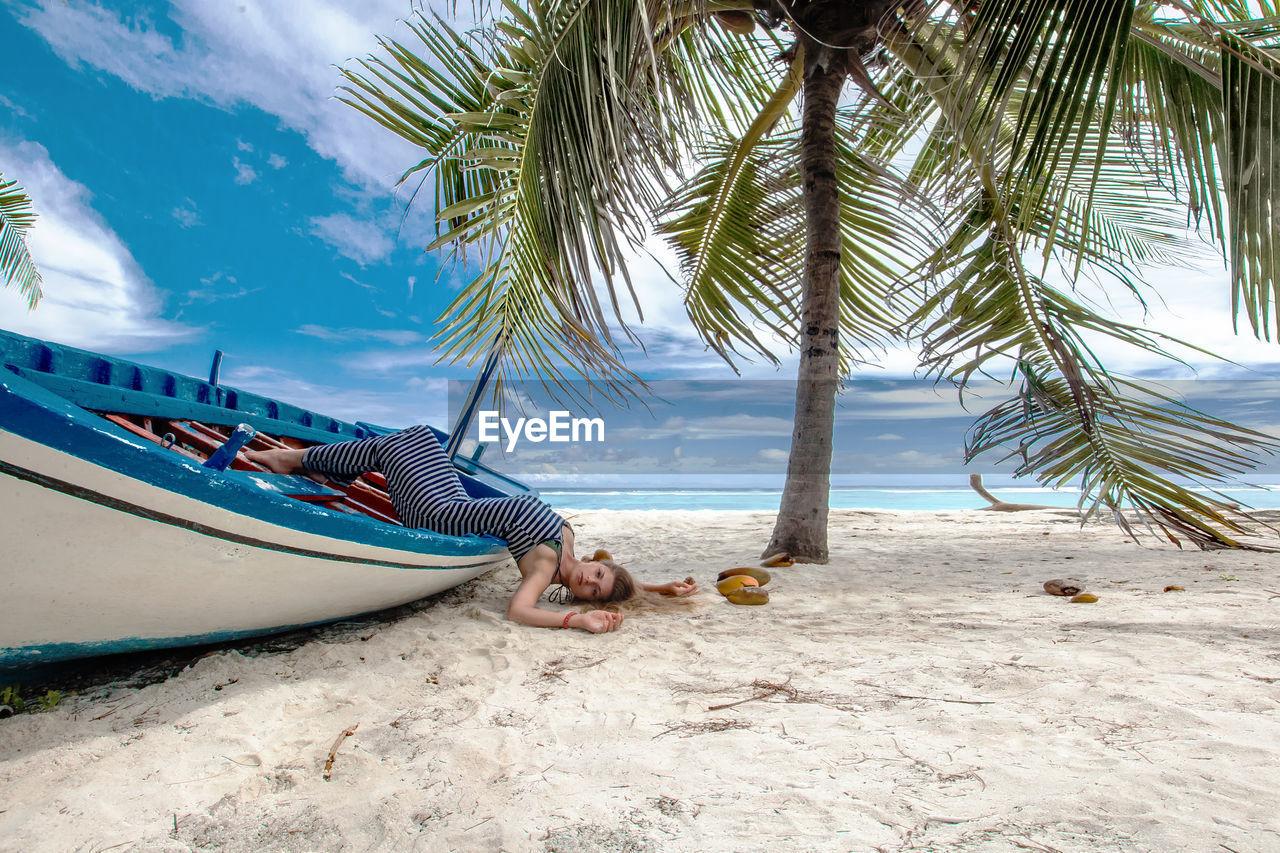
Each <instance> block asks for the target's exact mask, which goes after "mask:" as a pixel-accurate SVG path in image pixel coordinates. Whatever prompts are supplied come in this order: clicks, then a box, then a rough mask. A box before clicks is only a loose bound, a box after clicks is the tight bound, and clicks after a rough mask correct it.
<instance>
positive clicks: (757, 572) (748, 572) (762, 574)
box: [716, 566, 773, 586]
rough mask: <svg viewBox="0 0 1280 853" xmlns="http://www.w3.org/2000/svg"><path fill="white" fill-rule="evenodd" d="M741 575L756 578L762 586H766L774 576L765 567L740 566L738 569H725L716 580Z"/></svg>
mask: <svg viewBox="0 0 1280 853" xmlns="http://www.w3.org/2000/svg"><path fill="white" fill-rule="evenodd" d="M740 575H745V576H747V577H750V578H755V579H756V583H758V584H760V586H764V585H765V584H767V583H768V582H769V581H771V580H773V576H772V575H770V574H769V573H768V572H766V571H765V570H764V569H757V568H755V567H754V566H739V567H738V568H736V569H725V570H724V571H723V572H721V573H720V576H719V577H717V578H716V580H717V581H722V580H725V579H727V578H731V577H736V576H740Z"/></svg>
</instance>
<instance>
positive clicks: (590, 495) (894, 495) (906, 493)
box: [541, 485, 1280, 511]
mask: <svg viewBox="0 0 1280 853" xmlns="http://www.w3.org/2000/svg"><path fill="white" fill-rule="evenodd" d="M990 491H991V492H992V493H993V494H994V495H996V497H998V498H1000V499H1001V500H1005V501H1009V502H1010V503H1028V504H1046V505H1049V506H1061V507H1074V506H1075V505H1076V502H1077V501H1078V500H1079V499H1080V495H1079V493H1078V492H1076V491H1068V490H1054V489H1040V488H991V489H990ZM541 493H542V497H543V499H544V500H546V501H547V502H548V503H550V504H551V505H552V506H554V507H557V508H561V507H563V508H568V509H658V510H686V509H713V510H758V511H777V509H778V503H779V501H780V499H781V495H782V492H781V491H780V490H777V489H745V488H744V489H732V488H727V489H674V488H665V489H639V488H637V489H555V488H549V487H544V488H542V489H541ZM1225 494H1226V495H1227V496H1228V497H1230V498H1231V499H1232V500H1234V501H1236V502H1237V503H1239V504H1241V505H1244V506H1249V507H1252V508H1254V509H1280V485H1277V486H1271V487H1270V488H1269V489H1264V488H1251V489H1231V490H1227V491H1226V492H1225ZM986 505H987V503H986V501H984V500H983V499H982V498H980V497H979V496H978V495H977V493H976V492H974V491H973V490H972V489H970V488H968V487H967V486H965V487H963V488H961V487H938V488H873V487H865V488H864V487H860V488H833V489H832V490H831V507H832V508H834V509H892V510H925V511H936V510H956V509H981V508H982V507H984V506H986Z"/></svg>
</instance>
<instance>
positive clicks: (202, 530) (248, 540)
mask: <svg viewBox="0 0 1280 853" xmlns="http://www.w3.org/2000/svg"><path fill="white" fill-rule="evenodd" d="M0 473H3V474H8V475H9V476H11V477H15V478H17V479H19V480H26V481H27V482H29V483H35V484H36V485H37V486H43V487H44V488H46V489H52V490H53V491H57V492H62V493H63V494H66V495H70V496H72V497H74V498H79V499H80V500H84V501H88V502H90V503H95V504H99V505H101V506H104V507H107V508H108V509H113V510H116V511H118V512H123V513H127V514H129V515H135V516H138V517H139V518H145V519H147V520H148V521H155V522H158V523H160V524H168V525H171V526H173V527H180V528H182V529H184V530H190V531H191V532H193V533H199V534H201V535H204V536H210V537H213V538H215V539H222V540H225V541H227V542H234V543H236V544H237V545H249V546H250V547H253V548H261V549H263V550H267V551H279V552H281V553H285V554H293V555H296V556H300V557H315V558H317V559H321V560H331V561H334V562H339V563H359V564H361V565H366V566H383V567H386V568H391V569H415V570H426V571H435V570H447V569H471V568H476V567H478V566H484V565H488V564H490V563H497V562H499V561H498V560H496V559H492V558H491V559H487V560H481V561H478V562H474V563H464V564H460V565H456V566H421V565H415V564H413V563H397V562H393V561H390V560H373V559H367V558H364V557H352V556H348V555H345V554H334V553H331V552H327V551H315V550H312V549H309V548H297V547H294V546H292V545H283V544H281V543H279V542H268V541H266V540H264V539H255V538H253V537H250V536H242V535H240V534H239V533H232V532H231V531H229V530H220V529H218V528H216V527H210V526H209V525H207V524H202V523H200V522H198V521H192V520H190V519H187V518H180V517H178V516H176V515H169V514H168V513H165V512H160V511H159V510H155V509H150V508H148V507H144V506H139V505H138V504H135V503H130V502H128V501H123V500H120V499H119V498H113V497H111V496H110V495H104V494H102V493H101V492H98V491H94V490H93V489H89V488H86V487H84V486H77V485H76V484H74V483H68V482H66V481H65V480H59V479H57V478H55V477H49V476H47V475H44V474H40V473H37V472H35V471H31V470H28V469H26V468H22V467H19V466H17V465H12V464H10V463H8V462H5V461H4V460H0Z"/></svg>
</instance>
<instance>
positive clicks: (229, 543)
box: [0, 432, 509, 668]
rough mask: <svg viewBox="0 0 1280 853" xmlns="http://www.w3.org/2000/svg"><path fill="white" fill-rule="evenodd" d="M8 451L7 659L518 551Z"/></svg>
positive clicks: (411, 577)
mask: <svg viewBox="0 0 1280 853" xmlns="http://www.w3.org/2000/svg"><path fill="white" fill-rule="evenodd" d="M15 459H20V460H22V463H23V464H21V465H17V464H15V463H13V462H11V461H9V460H15ZM0 460H3V461H2V462H0V518H4V520H5V527H6V528H8V529H9V530H10V531H11V534H10V535H8V536H6V537H5V538H6V545H5V551H6V555H5V556H6V563H7V564H8V569H7V570H6V571H5V572H4V573H3V575H0V601H3V602H7V603H8V604H7V605H6V606H5V608H4V609H5V613H4V618H3V619H0V668H11V667H15V666H28V665H32V664H37V663H43V662H52V661H57V660H65V659H68V658H74V657H84V656H88V655H97V654H108V653H116V652H125V651H136V650H139V649H147V648H162V647H168V646H177V645H194V644H200V643H208V642H216V641H222V640H228V639H235V638H239V637H244V636H252V635H255V634H263V633H270V632H274V631H281V630H287V629H289V628H293V627H298V626H303V625H311V624H316V623H321V622H327V621H332V620H334V619H340V618H343V617H345V616H350V615H353V614H358V613H366V612H370V611H375V610H381V609H383V608H387V607H393V606H396V605H400V604H404V603H407V602H410V601H414V600H416V599H419V598H422V597H424V596H428V595H431V594H433V593H437V592H440V591H442V590H445V589H448V588H450V587H453V586H456V585H457V584H459V583H463V582H465V581H467V580H470V579H471V578H474V577H476V576H477V575H479V574H482V573H483V572H485V571H488V570H489V569H492V568H494V567H496V566H498V565H501V564H502V563H504V562H507V561H509V557H508V556H507V554H506V553H505V551H501V550H499V551H498V553H496V554H495V553H488V554H483V553H482V554H470V555H467V554H459V555H447V556H446V555H438V554H422V553H414V552H411V551H405V550H397V549H393V548H386V547H379V546H375V545H368V544H364V543H360V542H352V541H349V540H343V539H336V538H333V537H329V536H323V535H320V534H316V533H311V532H307V531H299V530H296V529H292V528H290V527H287V526H283V525H280V524H273V523H270V522H266V521H262V520H260V519H257V518H252V517H249V516H246V515H243V514H240V513H237V512H234V511H231V510H228V509H225V508H223V507H219V506H216V505H213V504H209V503H206V502H203V501H199V500H195V499H193V498H189V497H186V496H184V495H180V494H176V493H174V492H171V491H168V490H166V489H163V488H160V487H158V486H155V485H153V484H150V483H147V482H144V481H141V480H138V479H134V478H131V477H128V476H125V475H123V474H121V473H119V472H116V471H112V470H110V469H108V468H105V467H103V466H100V465H96V464H94V463H92V462H89V461H87V460H84V459H80V458H77V457H75V456H73V455H71V454H68V453H64V452H62V451H58V450H54V449H52V448H49V447H46V446H43V445H41V444H38V443H36V442H32V441H30V440H28V439H25V438H22V437H21V436H16V435H14V434H12V433H9V432H0ZM489 550H490V551H492V550H494V549H492V548H490V549H489ZM13 605H19V606H16V607H15V606H13Z"/></svg>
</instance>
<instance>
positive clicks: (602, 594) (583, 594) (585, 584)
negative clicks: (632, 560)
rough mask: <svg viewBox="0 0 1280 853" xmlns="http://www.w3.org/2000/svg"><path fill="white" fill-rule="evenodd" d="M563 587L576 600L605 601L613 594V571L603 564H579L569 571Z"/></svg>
mask: <svg viewBox="0 0 1280 853" xmlns="http://www.w3.org/2000/svg"><path fill="white" fill-rule="evenodd" d="M564 585H565V586H567V587H569V591H570V592H572V593H573V594H574V596H576V597H577V598H581V599H584V600H586V601H607V600H608V598H609V593H611V592H613V569H611V568H609V567H608V566H606V565H605V564H604V563H579V564H578V565H577V566H576V567H574V568H572V569H570V570H569V575H568V577H566V578H565V584H564Z"/></svg>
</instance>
